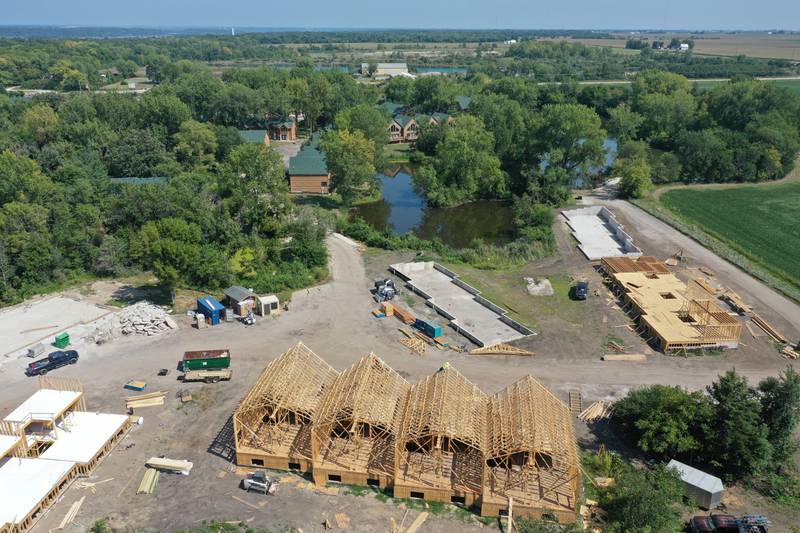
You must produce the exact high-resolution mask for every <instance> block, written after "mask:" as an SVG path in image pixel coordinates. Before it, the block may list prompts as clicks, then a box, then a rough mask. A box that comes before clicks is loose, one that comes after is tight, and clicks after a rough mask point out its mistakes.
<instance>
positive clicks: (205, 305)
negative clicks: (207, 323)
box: [197, 296, 225, 326]
mask: <svg viewBox="0 0 800 533" xmlns="http://www.w3.org/2000/svg"><path fill="white" fill-rule="evenodd" d="M224 310H225V307H224V306H223V305H222V304H221V303H219V302H218V301H217V300H216V299H215V298H212V297H211V296H206V297H204V298H198V299H197V312H198V313H200V314H202V315H204V316H206V317H208V318H209V319H210V320H211V325H212V326H216V325H217V324H219V321H220V315H221V314H222V312H223V311H224Z"/></svg>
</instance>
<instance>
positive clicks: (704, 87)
mask: <svg viewBox="0 0 800 533" xmlns="http://www.w3.org/2000/svg"><path fill="white" fill-rule="evenodd" d="M765 81H766V82H767V83H771V84H773V85H775V86H777V87H786V88H787V89H791V90H792V91H794V92H796V93H798V94H800V79H785V80H765ZM693 83H694V85H695V87H697V88H698V89H700V90H701V91H708V90H711V89H713V88H714V87H718V86H719V85H720V84H722V83H728V81H727V80H698V81H695V82H693Z"/></svg>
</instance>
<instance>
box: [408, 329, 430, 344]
mask: <svg viewBox="0 0 800 533" xmlns="http://www.w3.org/2000/svg"><path fill="white" fill-rule="evenodd" d="M413 333H414V336H415V337H416V338H418V339H419V340H421V341H422V342H424V343H425V344H427V345H429V346H432V345H433V344H434V342H433V339H431V338H430V337H428V336H427V335H425V334H424V333H420V332H419V331H414V332H413Z"/></svg>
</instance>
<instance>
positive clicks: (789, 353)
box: [781, 344, 800, 359]
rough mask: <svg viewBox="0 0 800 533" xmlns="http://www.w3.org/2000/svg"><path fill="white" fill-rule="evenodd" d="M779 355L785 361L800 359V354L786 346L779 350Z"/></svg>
mask: <svg viewBox="0 0 800 533" xmlns="http://www.w3.org/2000/svg"><path fill="white" fill-rule="evenodd" d="M781 355H782V356H784V357H785V358H786V359H797V358H800V353H798V352H797V351H795V350H793V349H792V347H791V346H789V345H788V344H787V345H786V346H784V347H783V349H782V350H781Z"/></svg>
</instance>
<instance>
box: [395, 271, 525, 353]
mask: <svg viewBox="0 0 800 533" xmlns="http://www.w3.org/2000/svg"><path fill="white" fill-rule="evenodd" d="M389 270H390V271H391V272H393V273H395V274H397V275H398V276H400V277H401V278H403V279H404V280H406V282H407V283H408V285H409V287H411V288H412V290H414V292H416V293H418V294H420V295H421V296H423V297H424V298H425V299H426V300H427V301H428V302H427V303H428V305H430V306H431V307H433V308H434V309H435V310H436V311H437V312H438V313H439V314H440V315H442V316H444V317H445V318H447V319H448V320H449V321H450V326H451V327H453V328H454V329H455V330H456V331H458V332H459V333H461V334H462V335H464V336H465V337H467V338H468V339H470V340H471V341H472V342H474V343H475V344H477V345H478V346H491V345H492V344H497V343H499V342H508V341H512V340H514V339H520V338H522V337H526V336H528V335H533V331H531V330H529V329H528V328H527V327H525V326H524V325H522V324H520V323H518V322H516V321H514V320H512V319H510V318H508V317H507V316H506V310H505V309H503V308H502V307H498V306H497V305H495V304H493V303H492V302H490V301H489V300H487V299H486V298H484V297H482V296H481V295H480V291H478V290H477V289H475V288H474V287H471V286H469V285H467V284H466V283H464V282H463V281H461V280H460V279H458V276H457V275H456V274H455V273H453V272H451V271H450V270H447V269H446V268H444V267H443V266H441V265H438V264H436V263H433V262H424V263H398V264H395V265H391V266H390V267H389Z"/></svg>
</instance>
